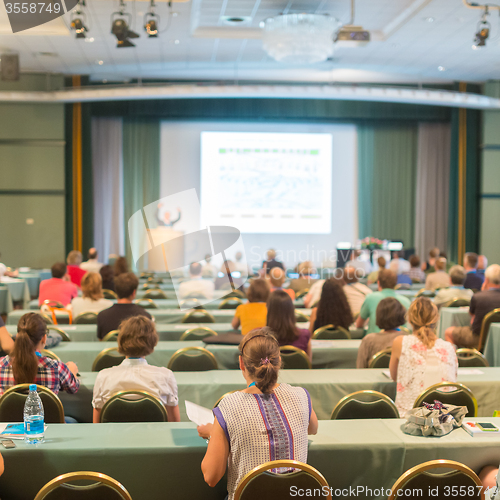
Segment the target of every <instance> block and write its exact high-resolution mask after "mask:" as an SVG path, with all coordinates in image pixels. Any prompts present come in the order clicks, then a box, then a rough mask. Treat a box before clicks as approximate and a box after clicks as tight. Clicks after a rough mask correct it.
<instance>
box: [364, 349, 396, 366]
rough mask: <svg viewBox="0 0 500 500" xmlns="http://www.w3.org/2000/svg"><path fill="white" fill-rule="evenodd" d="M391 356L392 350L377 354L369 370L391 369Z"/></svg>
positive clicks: (371, 361)
mask: <svg viewBox="0 0 500 500" xmlns="http://www.w3.org/2000/svg"><path fill="white" fill-rule="evenodd" d="M391 354H392V349H384V350H383V351H380V352H377V353H376V354H375V355H374V356H373V358H372V359H371V360H370V364H369V365H368V368H389V362H390V361H391Z"/></svg>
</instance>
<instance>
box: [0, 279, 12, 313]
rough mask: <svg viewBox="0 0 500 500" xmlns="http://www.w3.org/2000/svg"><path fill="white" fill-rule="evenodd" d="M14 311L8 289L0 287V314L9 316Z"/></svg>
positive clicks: (3, 286)
mask: <svg viewBox="0 0 500 500" xmlns="http://www.w3.org/2000/svg"><path fill="white" fill-rule="evenodd" d="M13 309H14V306H13V304H12V295H11V294H10V291H9V288H8V287H6V286H5V285H0V314H9V313H10V312H11V311H12V310H13Z"/></svg>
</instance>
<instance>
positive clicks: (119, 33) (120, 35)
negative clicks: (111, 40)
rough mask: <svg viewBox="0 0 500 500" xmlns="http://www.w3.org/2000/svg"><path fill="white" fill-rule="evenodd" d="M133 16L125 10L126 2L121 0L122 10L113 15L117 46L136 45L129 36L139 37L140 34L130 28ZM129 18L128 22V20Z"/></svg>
mask: <svg viewBox="0 0 500 500" xmlns="http://www.w3.org/2000/svg"><path fill="white" fill-rule="evenodd" d="M131 18H132V16H131V15H130V14H128V13H126V12H125V4H124V2H123V0H120V10H119V11H118V12H113V14H112V15H111V33H112V34H113V35H115V37H116V40H117V43H116V47H117V48H119V49H120V48H125V47H135V44H133V43H132V42H131V41H130V40H129V38H139V35H138V34H137V33H136V32H135V31H132V30H131V29H130V28H129V25H130V20H131ZM127 19H128V22H127Z"/></svg>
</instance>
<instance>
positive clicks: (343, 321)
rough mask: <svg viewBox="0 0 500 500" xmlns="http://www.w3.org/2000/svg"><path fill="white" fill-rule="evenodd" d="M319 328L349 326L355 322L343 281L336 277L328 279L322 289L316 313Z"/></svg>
mask: <svg viewBox="0 0 500 500" xmlns="http://www.w3.org/2000/svg"><path fill="white" fill-rule="evenodd" d="M316 319H317V325H318V328H320V327H322V326H326V325H333V326H341V327H343V328H349V327H350V326H351V324H352V322H353V317H352V312H351V308H350V306H349V303H348V302H347V297H346V295H345V293H344V290H343V288H342V285H341V283H340V282H339V280H337V279H335V278H330V279H327V280H326V281H325V283H324V285H323V288H322V290H321V298H320V299H319V304H318V311H317V314H316Z"/></svg>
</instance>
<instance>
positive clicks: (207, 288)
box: [177, 262, 215, 300]
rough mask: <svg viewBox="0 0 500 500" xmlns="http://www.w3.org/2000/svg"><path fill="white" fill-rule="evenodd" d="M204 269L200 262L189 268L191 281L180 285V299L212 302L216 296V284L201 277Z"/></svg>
mask: <svg viewBox="0 0 500 500" xmlns="http://www.w3.org/2000/svg"><path fill="white" fill-rule="evenodd" d="M201 273H202V267H201V264H200V263H199V262H193V263H192V264H191V265H190V266H189V280H187V281H183V282H182V283H180V284H179V289H178V292H177V294H178V299H179V300H184V299H187V298H191V299H193V298H196V299H207V300H212V298H213V296H214V289H215V286H214V282H213V281H211V280H205V279H203V278H202V277H201Z"/></svg>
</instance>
